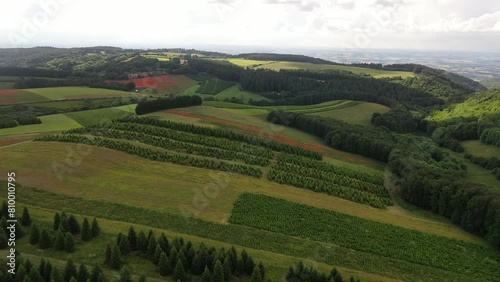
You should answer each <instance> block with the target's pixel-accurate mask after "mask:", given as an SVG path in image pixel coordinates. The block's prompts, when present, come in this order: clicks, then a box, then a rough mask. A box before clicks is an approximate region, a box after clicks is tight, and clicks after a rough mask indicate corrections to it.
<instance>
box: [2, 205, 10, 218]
mask: <svg viewBox="0 0 500 282" xmlns="http://www.w3.org/2000/svg"><path fill="white" fill-rule="evenodd" d="M2 216H3V217H4V218H7V217H9V206H8V205H7V201H3V202H2Z"/></svg>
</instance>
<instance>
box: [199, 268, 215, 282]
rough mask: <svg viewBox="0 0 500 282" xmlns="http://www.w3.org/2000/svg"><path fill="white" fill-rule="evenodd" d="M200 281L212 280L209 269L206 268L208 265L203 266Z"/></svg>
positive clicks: (207, 281) (209, 281)
mask: <svg viewBox="0 0 500 282" xmlns="http://www.w3.org/2000/svg"><path fill="white" fill-rule="evenodd" d="M200 281H201V282H211V281H212V274H210V270H209V269H208V266H205V270H203V274H202V275H201V280H200Z"/></svg>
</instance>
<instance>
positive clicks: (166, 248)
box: [158, 233, 170, 254]
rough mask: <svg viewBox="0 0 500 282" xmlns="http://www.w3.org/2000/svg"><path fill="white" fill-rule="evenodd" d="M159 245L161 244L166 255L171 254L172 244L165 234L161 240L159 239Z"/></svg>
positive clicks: (162, 234)
mask: <svg viewBox="0 0 500 282" xmlns="http://www.w3.org/2000/svg"><path fill="white" fill-rule="evenodd" d="M158 244H160V247H161V249H162V250H163V251H164V252H165V253H167V254H169V253H170V243H169V242H168V238H167V236H166V235H165V233H161V235H160V238H159V239H158Z"/></svg>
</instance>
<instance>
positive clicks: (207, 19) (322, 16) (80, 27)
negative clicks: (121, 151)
mask: <svg viewBox="0 0 500 282" xmlns="http://www.w3.org/2000/svg"><path fill="white" fill-rule="evenodd" d="M0 7H1V11H2V15H1V17H0V47H4V48H9V47H32V46H56V47H78V46H104V45H106V46H117V47H124V48H168V47H184V48H190V47H192V48H196V47H198V46H211V45H219V46H220V45H232V46H261V47H286V48H324V49H328V48H342V49H344V48H347V49H359V50H363V49H418V50H455V51H471V52H500V1H499V0H475V1H470V0H356V1H354V0H176V1H165V0H164V1H160V0H141V1H134V2H131V1H117V0H23V1H19V0H2V2H1V4H0Z"/></svg>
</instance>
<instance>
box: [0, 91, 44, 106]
mask: <svg viewBox="0 0 500 282" xmlns="http://www.w3.org/2000/svg"><path fill="white" fill-rule="evenodd" d="M48 100H50V99H48V98H46V97H43V96H41V95H37V94H35V93H32V92H30V91H27V90H21V89H7V90H0V105H9V104H20V103H31V102H41V101H48Z"/></svg>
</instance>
